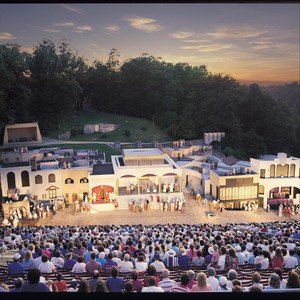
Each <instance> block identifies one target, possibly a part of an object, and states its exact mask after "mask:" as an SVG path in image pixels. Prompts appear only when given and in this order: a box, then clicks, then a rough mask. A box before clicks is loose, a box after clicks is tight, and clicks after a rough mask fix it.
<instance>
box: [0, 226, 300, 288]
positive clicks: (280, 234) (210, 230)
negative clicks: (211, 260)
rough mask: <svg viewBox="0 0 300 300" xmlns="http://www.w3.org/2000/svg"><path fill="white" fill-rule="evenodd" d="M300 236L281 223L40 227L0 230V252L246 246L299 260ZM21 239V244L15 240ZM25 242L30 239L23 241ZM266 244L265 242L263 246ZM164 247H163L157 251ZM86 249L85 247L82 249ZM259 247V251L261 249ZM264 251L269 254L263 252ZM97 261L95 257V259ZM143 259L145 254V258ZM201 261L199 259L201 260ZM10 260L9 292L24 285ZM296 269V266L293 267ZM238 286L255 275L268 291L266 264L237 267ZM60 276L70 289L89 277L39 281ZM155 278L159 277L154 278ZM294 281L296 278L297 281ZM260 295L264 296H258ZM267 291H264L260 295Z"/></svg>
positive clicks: (1, 272) (4, 277)
mask: <svg viewBox="0 0 300 300" xmlns="http://www.w3.org/2000/svg"><path fill="white" fill-rule="evenodd" d="M299 233H300V225H299V224H298V223H297V222H294V221H285V222H269V223H262V224H257V223H250V224H244V223H235V224H227V225H225V226H222V225H216V224H157V225H141V224H140V225H123V226H119V225H118V226H114V225H111V226H98V225H90V226H83V227H80V226H72V227H68V226H41V227H34V226H32V227H30V228H13V227H6V228H5V227H3V228H1V229H0V243H1V246H2V247H4V248H6V249H11V250H10V251H11V252H12V253H15V252H17V251H18V246H19V244H24V245H25V246H28V245H29V244H31V243H32V244H34V245H37V244H39V245H40V246H41V248H42V247H45V245H46V244H47V243H48V244H50V245H53V244H55V245H56V248H57V249H58V248H59V247H60V248H62V245H63V244H68V243H72V244H73V247H74V248H73V249H75V248H76V245H77V244H78V243H82V244H83V246H84V245H85V244H84V242H86V243H88V244H90V245H92V247H93V249H94V250H96V252H98V251H97V250H99V249H100V248H99V247H102V250H103V249H105V252H106V254H107V253H108V252H112V251H113V250H118V252H119V257H120V258H121V259H123V255H124V253H126V252H127V253H128V252H129V253H130V254H131V256H132V257H137V256H134V250H130V249H132V248H133V249H135V250H136V249H138V248H139V249H140V250H141V251H142V252H145V253H147V251H145V248H146V247H147V246H149V245H152V246H153V250H154V251H155V252H159V253H162V252H166V251H167V249H169V248H171V246H172V245H173V244H175V245H176V246H178V249H185V251H186V252H187V251H188V250H189V249H190V245H191V244H192V245H193V246H194V249H196V250H197V249H200V250H203V248H204V247H206V248H209V247H212V246H213V245H214V244H217V245H219V246H220V245H222V246H228V245H232V246H233V248H234V245H236V244H237V243H239V244H240V245H243V244H244V245H247V243H251V244H252V245H254V248H253V246H252V247H251V249H248V250H250V251H249V253H250V254H251V252H252V250H253V249H255V247H256V248H260V247H261V248H264V249H266V247H265V246H266V245H267V246H268V248H270V246H271V248H270V250H271V249H272V248H273V250H275V249H276V247H282V248H286V249H287V250H289V249H294V250H295V253H296V254H297V255H298V256H299V250H300V241H299V239H298V237H299ZM8 236H11V237H16V236H18V241H17V242H14V240H15V238H12V240H11V239H9V238H7V237H8ZM19 236H21V239H20V238H19ZM28 236H30V237H29V238H28ZM265 241H267V242H265ZM161 245H164V246H163V247H159V246H161ZM86 246H87V244H86ZM263 246H264V247H263ZM86 250H87V247H86ZM268 251H269V250H268ZM3 252H5V251H4V250H3ZM97 255H98V253H97ZM147 256H148V253H147ZM203 257H205V256H203ZM12 261H13V260H12V257H11V259H10V260H7V261H6V262H3V261H2V263H1V265H0V284H1V283H4V284H6V285H7V286H8V287H9V288H10V289H12V288H13V287H14V283H15V279H16V278H18V277H22V278H23V279H24V281H26V280H27V273H26V272H24V273H22V274H15V275H12V274H9V272H8V266H9V264H10V263H11V262H12ZM298 266H299V264H298ZM168 269H169V271H170V279H173V280H175V281H176V282H180V278H181V275H182V274H183V273H185V272H187V271H188V270H193V271H194V272H195V277H196V276H197V274H198V273H199V272H204V273H206V274H207V265H203V266H194V265H193V264H192V260H191V259H190V266H185V267H181V266H177V267H169V268H168ZM292 269H293V268H283V269H282V277H283V279H287V278H288V273H289V271H291V270H292ZM228 271H229V269H224V270H222V271H220V270H218V269H216V278H219V277H220V276H228ZM236 271H237V274H238V278H237V279H238V280H239V281H240V282H241V284H242V287H244V288H249V287H251V286H252V285H253V282H252V275H253V273H254V272H255V271H257V272H259V274H260V276H261V281H260V283H261V284H262V285H263V286H264V287H267V286H268V285H269V279H270V276H271V274H272V273H273V272H274V270H273V268H272V264H271V262H270V265H269V268H267V269H264V270H260V269H258V268H257V267H256V265H254V264H249V263H245V264H240V265H238V267H237V270H236ZM57 273H61V274H62V276H63V280H64V281H65V282H66V283H67V285H68V286H70V285H71V281H72V279H74V278H76V279H78V280H80V279H82V278H83V279H87V280H89V279H91V278H92V277H93V274H89V273H86V272H84V273H72V272H71V271H70V270H68V269H65V268H56V272H53V273H41V276H43V277H44V278H45V280H46V281H48V280H52V281H54V282H55V281H57V279H56V275H57ZM156 275H158V276H159V277H160V278H162V273H161V272H157V273H156ZM110 276H111V274H110V273H105V272H104V271H101V272H100V275H99V278H101V279H103V280H104V282H106V281H107V279H108V278H109V277H110ZM146 276H148V274H147V271H146V272H145V273H144V274H142V275H140V277H139V278H142V279H143V278H145V277H146ZM299 276H300V275H299ZM119 277H122V278H124V279H125V281H129V280H131V272H120V273H119ZM290 290H291V289H289V290H286V289H283V290H281V291H282V292H285V291H286V292H289V291H290ZM292 290H293V291H294V292H299V290H300V287H299V290H298V288H295V289H292ZM264 291H265V290H264ZM266 291H268V290H266Z"/></svg>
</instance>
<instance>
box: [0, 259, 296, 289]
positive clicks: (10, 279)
mask: <svg viewBox="0 0 300 300" xmlns="http://www.w3.org/2000/svg"><path fill="white" fill-rule="evenodd" d="M10 262H11V261H7V263H6V264H2V265H0V283H5V284H7V285H8V287H9V288H10V289H11V288H13V287H14V284H15V279H16V278H18V277H21V278H23V280H24V281H26V280H27V273H26V272H23V273H20V274H13V275H12V274H9V273H8V264H9V263H10ZM168 270H169V271H170V279H172V280H175V281H176V282H180V277H181V275H182V274H183V273H185V272H187V271H188V270H193V271H194V272H195V277H196V276H197V274H198V273H199V272H204V273H206V274H207V267H206V266H193V265H190V267H172V268H170V267H169V268H168ZM290 270H291V269H287V268H284V269H283V270H282V275H283V276H282V277H283V279H287V277H288V272H289V271H290ZM255 271H257V272H258V273H259V274H260V276H261V281H260V283H261V284H262V285H263V286H264V287H266V286H267V285H268V284H269V278H270V275H271V274H272V273H273V269H272V268H271V267H269V268H268V269H266V270H257V268H256V267H255V265H251V264H244V265H239V269H238V270H237V273H238V278H237V279H238V280H239V281H240V282H241V284H242V287H245V288H247V287H250V286H252V285H253V281H252V275H253V273H254V272H255ZM227 272H228V270H222V271H220V270H216V277H217V278H218V277H219V276H226V275H227ZM58 273H61V274H62V275H63V280H64V281H65V282H66V283H67V285H68V287H70V285H71V280H72V279H77V280H78V281H80V279H87V280H89V279H91V278H92V277H93V274H90V273H87V272H84V273H72V272H71V271H70V270H68V269H65V268H57V269H56V272H53V273H41V276H43V277H44V278H45V280H46V281H48V280H52V281H54V282H55V281H57V279H56V276H57V274H58ZM156 275H157V276H159V277H160V278H162V274H161V272H156ZM110 276H111V274H110V273H106V272H104V271H102V272H101V273H100V275H99V278H100V279H102V280H103V281H104V282H106V280H107V278H108V277H110ZM147 276H148V275H147V272H145V273H144V274H142V275H140V276H139V278H140V279H143V278H145V277H147ZM119 277H122V278H124V280H125V281H128V280H131V272H119Z"/></svg>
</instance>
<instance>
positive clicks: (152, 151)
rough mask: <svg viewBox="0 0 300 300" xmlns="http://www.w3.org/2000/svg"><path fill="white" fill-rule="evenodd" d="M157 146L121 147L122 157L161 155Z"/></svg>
mask: <svg viewBox="0 0 300 300" xmlns="http://www.w3.org/2000/svg"><path fill="white" fill-rule="evenodd" d="M163 155H164V154H163V153H162V152H161V151H160V150H159V149H158V148H144V149H123V157H124V158H126V157H141V156H144V157H145V156H163Z"/></svg>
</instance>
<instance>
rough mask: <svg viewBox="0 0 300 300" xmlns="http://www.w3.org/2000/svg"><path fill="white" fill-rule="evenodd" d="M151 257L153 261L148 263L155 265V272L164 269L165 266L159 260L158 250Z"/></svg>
mask: <svg viewBox="0 0 300 300" xmlns="http://www.w3.org/2000/svg"><path fill="white" fill-rule="evenodd" d="M153 258H154V262H153V263H151V264H150V265H151V266H154V267H155V269H156V272H158V273H159V272H162V271H163V270H165V268H166V267H165V265H164V263H163V262H162V261H160V260H159V259H160V255H159V253H158V252H155V254H154V256H153Z"/></svg>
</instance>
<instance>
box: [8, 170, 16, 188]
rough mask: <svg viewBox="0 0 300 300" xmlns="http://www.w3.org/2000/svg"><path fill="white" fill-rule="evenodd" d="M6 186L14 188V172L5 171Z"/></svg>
mask: <svg viewBox="0 0 300 300" xmlns="http://www.w3.org/2000/svg"><path fill="white" fill-rule="evenodd" d="M7 187H8V188H9V189H15V188H16V176H15V173H14V172H9V173H7Z"/></svg>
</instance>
